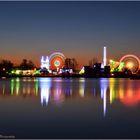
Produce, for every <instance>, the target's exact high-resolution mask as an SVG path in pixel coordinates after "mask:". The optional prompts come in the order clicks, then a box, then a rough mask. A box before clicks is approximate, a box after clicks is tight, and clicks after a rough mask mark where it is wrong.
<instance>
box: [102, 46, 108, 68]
mask: <svg viewBox="0 0 140 140" xmlns="http://www.w3.org/2000/svg"><path fill="white" fill-rule="evenodd" d="M106 53H107V52H106V46H104V48H103V66H104V67H105V66H106V64H107V62H106V61H107V58H106V57H107V55H106Z"/></svg>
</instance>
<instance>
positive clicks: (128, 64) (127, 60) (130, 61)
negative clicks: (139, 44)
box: [120, 54, 140, 73]
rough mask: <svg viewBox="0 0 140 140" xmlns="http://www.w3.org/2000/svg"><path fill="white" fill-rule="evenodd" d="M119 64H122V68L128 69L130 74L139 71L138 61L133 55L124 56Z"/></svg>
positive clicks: (139, 62)
mask: <svg viewBox="0 0 140 140" xmlns="http://www.w3.org/2000/svg"><path fill="white" fill-rule="evenodd" d="M120 62H122V63H124V68H127V69H129V70H130V71H131V72H132V73H136V72H137V71H138V70H139V69H140V60H139V58H138V57H137V56H135V55H132V54H129V55H125V56H123V57H122V58H121V59H120Z"/></svg>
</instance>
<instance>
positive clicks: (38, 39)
mask: <svg viewBox="0 0 140 140" xmlns="http://www.w3.org/2000/svg"><path fill="white" fill-rule="evenodd" d="M103 46H107V49H108V59H110V58H112V59H116V60H119V59H120V58H121V56H123V55H125V54H135V55H137V56H138V57H139V53H140V2H139V1H137V2H130V1H129V2H121V1H118V2H113V1H112V2H100V1H98V2H97V1H89V2H86V1H85V2H84V1H81V2H79V1H77V2H76V1H71V2H67V1H65V2H64V1H61V2H55V1H52V2H48V1H46V2H39V1H38V2H27V1H24V2H16V1H15V2H2V1H1V2H0V59H10V60H11V61H13V62H14V63H19V62H21V60H22V59H23V58H27V59H31V60H33V62H34V63H35V64H37V65H39V62H40V57H41V56H42V55H50V54H51V53H52V52H55V51H60V52H62V53H64V55H65V56H66V57H69V58H76V59H77V61H78V63H79V65H82V64H88V62H89V60H90V59H92V58H93V57H96V58H98V60H100V61H101V59H102V48H103Z"/></svg>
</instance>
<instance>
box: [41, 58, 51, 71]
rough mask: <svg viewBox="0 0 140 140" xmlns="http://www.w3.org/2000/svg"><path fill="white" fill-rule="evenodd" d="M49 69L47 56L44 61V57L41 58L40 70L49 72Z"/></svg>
mask: <svg viewBox="0 0 140 140" xmlns="http://www.w3.org/2000/svg"><path fill="white" fill-rule="evenodd" d="M49 67H50V61H49V57H48V56H47V57H46V59H44V56H42V58H41V69H43V68H46V69H47V70H48V71H49Z"/></svg>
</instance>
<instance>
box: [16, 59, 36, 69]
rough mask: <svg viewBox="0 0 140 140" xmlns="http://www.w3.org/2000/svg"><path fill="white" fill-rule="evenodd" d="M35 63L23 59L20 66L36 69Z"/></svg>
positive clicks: (21, 67)
mask: <svg viewBox="0 0 140 140" xmlns="http://www.w3.org/2000/svg"><path fill="white" fill-rule="evenodd" d="M34 67H35V65H34V63H33V62H32V61H31V60H29V61H28V60H27V59H23V60H22V62H21V64H20V66H19V68H20V69H22V70H29V69H34Z"/></svg>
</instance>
